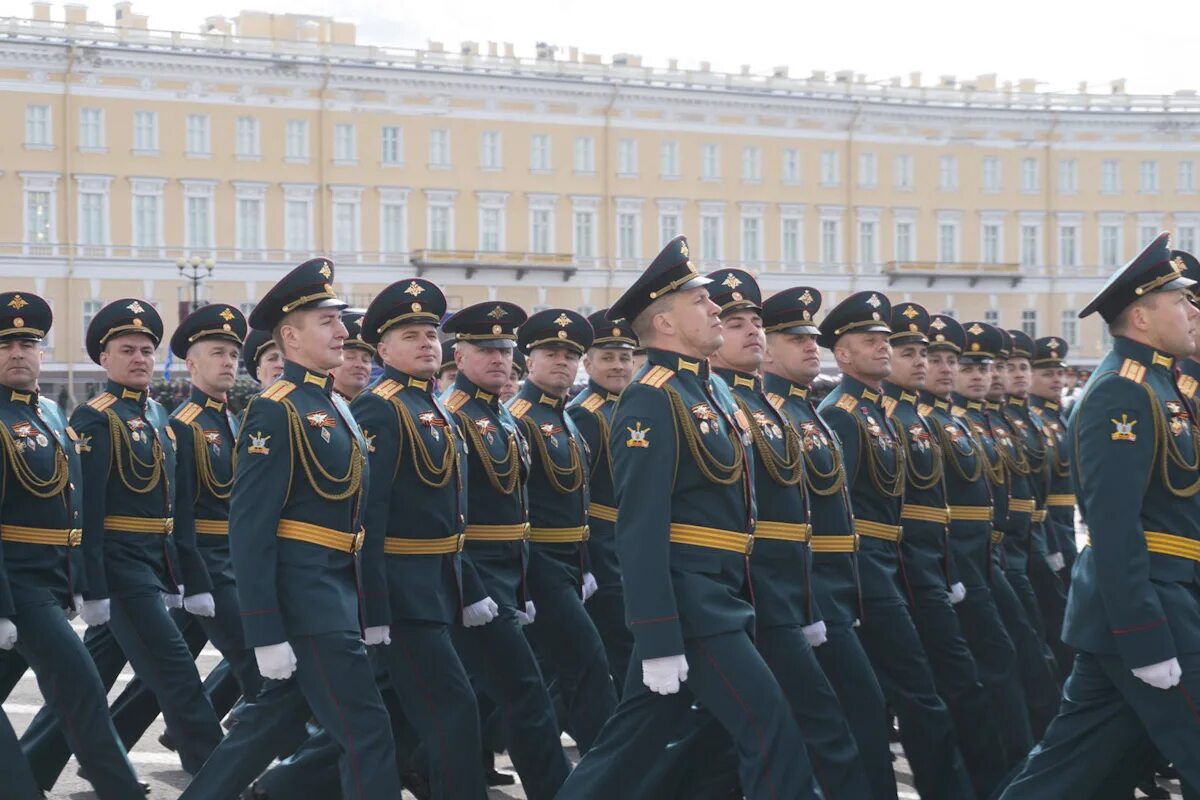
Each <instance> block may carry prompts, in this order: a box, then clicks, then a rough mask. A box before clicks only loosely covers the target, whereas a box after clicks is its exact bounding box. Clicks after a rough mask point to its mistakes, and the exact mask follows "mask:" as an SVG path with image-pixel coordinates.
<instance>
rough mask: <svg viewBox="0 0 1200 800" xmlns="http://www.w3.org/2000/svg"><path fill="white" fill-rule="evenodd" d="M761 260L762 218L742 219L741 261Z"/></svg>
mask: <svg viewBox="0 0 1200 800" xmlns="http://www.w3.org/2000/svg"><path fill="white" fill-rule="evenodd" d="M761 260H762V218H761V217H742V261H745V262H755V261H761Z"/></svg>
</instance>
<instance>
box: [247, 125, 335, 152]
mask: <svg viewBox="0 0 1200 800" xmlns="http://www.w3.org/2000/svg"><path fill="white" fill-rule="evenodd" d="M339 127H340V126H337V125H335V126H334V129H333V130H334V142H335V147H334V153H335V158H336V153H337V148H336V142H337V139H338V136H337V130H338V128H339ZM236 139H237V141H236V143H235V145H236V146H235V151H236V155H237V156H238V158H258V157H259V156H260V155H261V154H262V151H261V150H260V149H259V144H258V120H257V119H256V118H255V117H238V118H237V137H236Z"/></svg>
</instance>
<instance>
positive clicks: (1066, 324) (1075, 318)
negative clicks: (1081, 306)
mask: <svg viewBox="0 0 1200 800" xmlns="http://www.w3.org/2000/svg"><path fill="white" fill-rule="evenodd" d="M1061 335H1062V338H1063V339H1065V340H1066V342H1067V346H1068V347H1078V346H1079V312H1078V311H1076V310H1075V309H1064V310H1063V312H1062V334H1061Z"/></svg>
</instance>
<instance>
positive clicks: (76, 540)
mask: <svg viewBox="0 0 1200 800" xmlns="http://www.w3.org/2000/svg"><path fill="white" fill-rule="evenodd" d="M81 544H83V528H71V529H70V530H68V531H67V547H79V545H81Z"/></svg>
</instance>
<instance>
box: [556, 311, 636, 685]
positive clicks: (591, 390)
mask: <svg viewBox="0 0 1200 800" xmlns="http://www.w3.org/2000/svg"><path fill="white" fill-rule="evenodd" d="M607 312H608V309H607V308H605V309H602V310H600V311H597V312H596V313H594V314H592V315H591V316H589V317H588V322H589V323H590V324H591V326H592V329H593V331H594V332H595V336H594V338H593V339H592V346H591V347H590V348H588V351H587V353H586V354H585V355H584V357H583V368H584V370H586V371H587V374H588V384H587V388H585V389H584V390H583V391H582V392H580V393H579V395H578V396H576V397H575V399H574V400H572V401H571V402H570V403H569V404H568V405H567V415H568V416H570V418H571V421H572V422H574V423H575V427H576V429H578V431H579V434H580V436H581V437H582V438H583V440H584V442H586V443H587V450H588V452H589V453H590V456H589V461H588V492H589V494H590V502H589V503H588V526H589V528H590V535H589V537H588V541H587V547H588V558H589V559H590V561H591V565H592V575H594V576H595V578H596V586H597V588H596V592H595V594H593V595H592V597H591V599H590V600H588V602H587V605H586V606H585V607H586V609H587V612H588V616H590V617H591V618H592V623H593V624H595V626H596V630H597V632H599V634H600V640H601V641H602V642H604V652H605V655H606V656H607V657H608V669H609V672H610V673H611V675H612V679H613V688H614V690H615V691H616V693H617V696H618V697H620V695H621V690H622V689H623V688H624V686H625V676H626V675H627V674H628V672H629V656H630V654H631V653H632V651H633V634H631V633H630V632H629V628H628V626H626V625H625V593H624V591H623V590H622V588H621V565H620V563H619V562H618V560H617V540H616V535H615V529H614V524H615V523H616V521H617V500H616V497H615V496H614V494H613V476H612V456H611V453H610V452H609V446H608V439H609V435H610V433H611V431H612V415H613V411H614V410H615V409H616V407H617V400H618V399H619V398H620V396H621V392H623V391H625V387H626V386H628V385H629V381H630V380H631V379H632V378H633V348H634V347H636V346H637V339H636V338H635V337H634V335H633V329H632V328H630V327H629V324H628V323H627V322H626V321H625V320H617V321H616V322H610V321H609V320H608V319H607V318H606V317H605V314H606V313H607Z"/></svg>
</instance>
